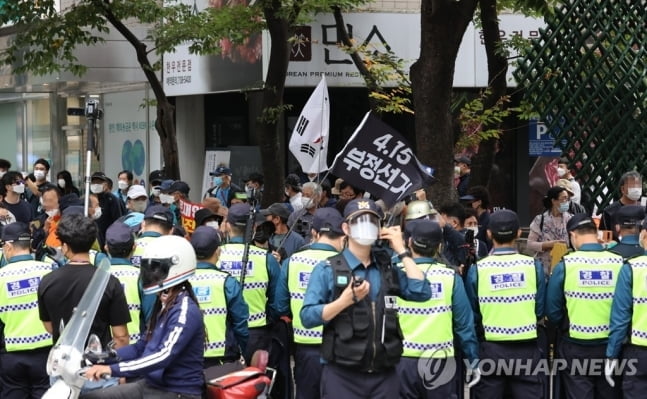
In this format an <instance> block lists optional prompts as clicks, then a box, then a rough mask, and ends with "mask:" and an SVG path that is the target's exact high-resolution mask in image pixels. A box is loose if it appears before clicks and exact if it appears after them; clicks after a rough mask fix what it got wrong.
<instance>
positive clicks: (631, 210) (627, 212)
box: [614, 205, 645, 226]
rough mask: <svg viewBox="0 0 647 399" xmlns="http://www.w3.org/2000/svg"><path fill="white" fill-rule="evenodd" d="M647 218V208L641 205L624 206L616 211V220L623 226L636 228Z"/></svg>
mask: <svg viewBox="0 0 647 399" xmlns="http://www.w3.org/2000/svg"><path fill="white" fill-rule="evenodd" d="M644 218H645V208H644V207H642V206H640V205H624V206H621V207H620V209H618V210H617V211H616V214H615V215H614V219H615V221H616V224H619V225H621V226H636V225H638V224H639V223H640V222H642V220H643V219H644Z"/></svg>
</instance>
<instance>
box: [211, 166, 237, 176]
mask: <svg viewBox="0 0 647 399" xmlns="http://www.w3.org/2000/svg"><path fill="white" fill-rule="evenodd" d="M231 174H232V173H231V169H229V168H228V167H226V166H218V167H217V168H216V170H214V171H213V172H211V173H209V175H211V176H222V175H228V176H231Z"/></svg>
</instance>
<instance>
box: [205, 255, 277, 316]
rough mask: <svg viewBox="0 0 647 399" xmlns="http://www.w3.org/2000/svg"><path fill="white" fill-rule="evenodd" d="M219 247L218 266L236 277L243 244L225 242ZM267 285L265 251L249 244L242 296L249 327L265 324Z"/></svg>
mask: <svg viewBox="0 0 647 399" xmlns="http://www.w3.org/2000/svg"><path fill="white" fill-rule="evenodd" d="M220 248H221V252H220V258H219V260H218V264H217V266H218V268H219V269H220V270H222V271H225V272H227V273H229V274H231V275H232V276H233V277H237V278H238V277H239V276H240V273H241V271H242V269H243V265H242V260H241V259H242V257H243V251H244V250H245V245H244V244H225V245H223V246H221V247H220ZM268 286H269V273H268V271H267V251H266V250H264V249H262V248H258V247H256V246H254V245H250V246H249V260H248V262H247V269H246V272H245V286H244V287H243V298H245V302H247V305H248V306H249V320H248V326H249V328H255V327H264V326H265V325H267V315H266V313H265V308H266V304H267V287H268Z"/></svg>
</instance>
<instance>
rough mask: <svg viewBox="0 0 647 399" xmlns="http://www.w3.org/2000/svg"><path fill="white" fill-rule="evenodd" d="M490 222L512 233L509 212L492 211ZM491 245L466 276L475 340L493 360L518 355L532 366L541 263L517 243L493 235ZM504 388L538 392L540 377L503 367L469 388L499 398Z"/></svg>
mask: <svg viewBox="0 0 647 399" xmlns="http://www.w3.org/2000/svg"><path fill="white" fill-rule="evenodd" d="M489 223H490V224H489V226H488V230H491V231H492V233H493V235H495V234H499V235H503V236H504V237H505V238H506V239H507V237H509V238H510V241H513V240H514V239H516V237H517V231H518V229H519V220H518V218H517V215H516V214H515V213H514V212H512V211H509V210H501V211H497V212H495V213H493V214H492V215H491V217H490V222H489ZM502 238H503V237H502ZM503 244H505V243H503ZM494 245H495V246H494V248H493V250H492V251H491V252H490V256H487V257H485V258H483V259H481V260H479V261H478V262H477V263H476V264H475V265H473V266H472V267H471V268H470V269H469V271H468V276H467V287H466V289H467V295H468V297H469V298H470V302H471V305H472V310H473V311H474V315H475V321H476V329H477V334H478V336H479V341H480V351H479V355H480V356H479V357H480V359H481V361H483V360H487V361H489V362H493V363H494V364H495V365H498V364H501V363H505V364H508V363H510V362H514V360H515V359H523V361H524V362H525V363H527V364H529V365H530V366H531V367H530V370H532V369H534V368H535V367H537V365H538V364H539V360H540V351H539V347H538V343H537V338H538V332H537V320H540V319H541V318H542V317H543V315H544V298H545V281H544V271H543V267H542V265H541V263H540V262H539V261H536V260H535V259H533V258H531V257H529V256H525V255H521V254H519V253H518V252H517V250H516V248H513V247H505V246H503V245H500V244H497V242H496V241H495V242H494ZM506 389H509V391H510V393H511V394H512V396H513V397H516V398H530V397H541V396H542V393H543V381H542V378H541V376H538V375H532V373H520V372H515V371H514V370H513V371H512V372H507V368H506V369H500V370H496V371H493V372H491V373H488V374H487V375H483V377H482V378H481V381H480V383H479V384H477V385H476V386H475V387H474V389H473V391H475V393H476V395H477V396H478V398H479V399H481V398H501V397H502V396H503V392H504V391H505V390H506Z"/></svg>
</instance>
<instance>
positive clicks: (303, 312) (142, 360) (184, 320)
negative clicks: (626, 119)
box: [0, 157, 647, 399]
mask: <svg viewBox="0 0 647 399" xmlns="http://www.w3.org/2000/svg"><path fill="white" fill-rule="evenodd" d="M565 162H566V161H564V162H562V161H561V160H560V163H559V167H560V168H562V169H566V170H558V174H559V176H560V180H559V182H558V184H557V185H555V186H554V187H551V188H550V189H549V190H548V192H547V193H546V196H545V198H544V208H545V210H544V211H543V212H542V213H541V214H539V215H537V217H535V218H534V220H533V221H532V223H531V225H530V232H529V235H528V238H527V247H526V251H525V254H524V253H520V252H519V245H518V244H517V240H518V239H519V238H520V237H521V233H522V232H521V226H520V222H519V218H518V216H517V214H516V213H515V212H513V211H511V210H506V209H503V210H497V211H494V212H492V211H491V210H490V203H489V193H488V190H487V189H486V188H485V187H481V186H471V185H470V181H469V171H470V169H469V168H470V166H471V161H470V159H469V158H467V157H459V158H457V159H456V162H455V164H456V175H457V196H456V197H457V198H460V200H458V201H456V202H449V203H446V204H441V205H440V206H438V207H434V206H433V205H432V203H431V202H430V201H428V200H427V198H426V194H425V190H424V189H422V188H421V189H419V190H418V191H415V192H414V193H413V194H411V195H410V196H408V197H407V198H406V199H405V200H403V201H401V202H399V203H397V204H385V203H384V201H382V200H381V199H379V198H374V197H372V196H371V194H370V193H366V192H364V190H362V189H361V188H360V187H356V186H354V185H352V184H350V183H349V182H346V181H344V180H343V179H337V180H335V181H334V184H331V183H330V182H328V180H327V179H326V178H325V176H320V175H318V174H301V175H299V174H291V175H289V176H287V178H286V179H285V187H284V188H285V198H284V201H282V202H276V203H273V204H270V205H268V206H267V207H261V206H260V202H259V201H258V200H259V199H260V198H262V192H263V184H264V182H263V175H262V174H260V173H252V174H250V175H249V176H246V177H245V178H244V179H241V180H242V181H243V183H244V185H241V186H238V185H236V184H235V182H234V178H233V172H232V170H231V169H230V168H228V167H226V166H219V167H217V168H216V169H215V170H214V171H213V172H212V173H211V175H212V177H213V185H212V188H211V189H209V190H208V191H207V192H206V193H204V195H203V196H202V209H199V210H198V211H196V212H195V215H194V217H193V220H194V226H193V228H192V229H190V230H189V231H187V230H185V227H186V226H187V224H186V223H183V220H182V218H183V217H185V215H182V214H181V213H180V207H181V202H182V201H189V198H190V197H189V193H190V187H189V185H188V184H187V183H186V182H183V181H173V180H169V179H166V178H165V176H164V174H163V171H154V172H152V173H151V174H150V175H149V176H148V177H149V179H148V187H145V186H143V185H140V184H138V182H136V181H135V180H134V177H133V173H132V172H131V171H127V170H125V171H122V172H120V173H119V174H118V175H117V176H116V178H117V184H116V188H113V182H112V180H111V178H109V177H108V176H106V175H105V174H104V173H103V172H95V173H93V174H92V176H91V184H90V193H89V194H88V198H83V197H82V196H80V195H79V194H80V193H79V190H78V188H76V187H75V186H74V184H73V182H72V178H71V175H70V173H69V172H67V171H60V172H58V173H57V174H56V177H57V179H56V182H49V181H48V180H47V176H50V175H51V174H50V165H49V163H48V162H47V161H46V160H44V159H39V160H37V161H36V162H35V163H34V165H33V167H34V169H33V173H31V174H29V175H26V176H25V175H24V174H23V173H20V172H16V171H12V170H11V165H10V164H9V163H8V162H7V161H4V160H0V175H2V177H1V180H2V185H1V186H0V199H1V204H2V205H1V207H0V225H1V226H2V230H1V232H0V244H1V249H2V258H1V260H0V321H1V322H2V328H3V331H2V332H3V334H2V343H1V344H2V348H1V349H0V397H2V398H9V399H13V398H25V397H30V398H38V397H40V396H42V395H43V393H44V392H45V391H46V390H47V389H48V388H49V386H50V383H51V382H52V381H51V380H50V376H48V375H47V372H46V364H47V357H48V354H49V351H50V349H51V348H52V346H53V344H54V343H56V341H57V339H58V337H59V336H60V335H61V332H62V331H63V329H64V326H65V325H66V324H67V323H68V322H69V320H70V318H71V316H72V314H73V311H74V308H75V307H76V306H77V304H78V302H79V300H80V298H81V296H82V295H83V293H84V291H85V288H86V287H87V285H88V283H89V281H90V280H91V279H92V277H93V275H94V273H95V271H96V270H97V269H96V267H95V266H96V264H97V263H98V261H99V260H100V259H103V258H104V257H107V258H108V259H109V261H110V263H111V269H110V271H111V277H110V280H109V282H108V285H107V288H106V289H105V291H104V292H103V293H102V299H101V303H100V305H99V308H98V311H97V313H96V315H95V316H94V321H93V323H92V327H91V333H92V334H95V335H96V336H97V337H98V339H99V340H100V342H101V344H102V346H103V347H104V348H114V349H115V351H116V353H115V354H114V356H112V357H111V358H110V361H108V362H106V363H102V364H95V365H92V366H91V367H89V368H88V369H87V370H85V371H84V376H85V377H86V379H87V382H86V384H85V385H84V387H83V393H82V396H81V397H83V398H189V399H194V398H202V397H204V395H205V383H206V382H207V381H206V378H205V370H209V369H213V368H219V367H222V366H227V365H232V364H234V365H235V364H239V363H240V361H241V359H244V360H245V362H246V363H248V364H249V363H250V362H251V360H252V358H253V357H254V354H255V353H257V351H259V350H265V351H268V352H269V358H270V365H271V366H272V367H273V368H275V369H276V370H277V378H276V381H275V384H274V386H273V391H272V393H271V397H272V398H281V399H291V398H293V397H296V398H303V399H305V398H308V399H312V398H335V399H339V398H397V397H400V398H407V399H409V398H411V399H413V398H432V397H462V396H463V394H464V392H465V389H466V387H467V388H469V389H470V392H471V395H473V397H477V398H502V397H517V398H527V397H531V396H536V397H547V396H548V393H549V388H548V387H549V386H551V389H552V390H553V393H554V394H555V395H557V396H555V397H562V396H559V395H564V396H563V397H568V398H579V397H584V396H593V397H600V398H616V397H617V398H620V397H622V396H623V395H624V397H639V396H641V395H642V394H641V392H640V390H641V388H642V386H643V385H644V384H646V383H647V379H646V378H645V377H644V376H643V374H644V373H642V372H641V371H640V370H642V369H644V367H645V362H647V357H646V356H645V355H644V350H645V347H646V346H647V338H646V337H647V324H645V323H647V317H645V315H644V314H643V313H642V312H643V311H644V304H645V303H647V285H645V281H647V280H646V278H647V277H646V276H647V274H645V273H647V272H645V270H647V256H646V255H645V252H644V249H643V248H645V246H646V245H647V219H645V209H644V206H641V205H640V204H639V200H640V197H641V195H642V177H641V176H640V174H638V173H636V172H628V173H626V174H625V175H624V176H623V177H622V179H621V181H620V184H619V188H620V193H621V197H620V199H619V200H617V201H615V202H613V204H612V205H610V206H609V207H607V208H606V209H604V211H603V213H602V215H601V220H600V221H599V222H598V221H596V220H595V218H594V217H592V215H590V214H588V213H587V212H586V210H585V209H584V210H583V208H582V207H581V206H577V205H579V204H578V201H577V200H576V199H575V198H576V196H578V195H581V194H580V192H581V190H580V189H579V186H578V187H577V189H575V188H574V183H577V182H576V181H575V178H574V177H573V175H572V174H571V173H570V171H568V168H567V166H568V163H567V162H566V163H565ZM86 201H87V205H88V206H87V209H86V206H85V204H86ZM574 204H576V205H574ZM598 225H599V226H598ZM601 230H610V235H611V236H612V237H611V239H609V240H606V239H605V237H604V236H603V235H601V234H599V232H600V231H601ZM613 238H615V240H614V239H613ZM560 248H561V249H560ZM643 274H644V275H643ZM549 353H550V354H551V356H550V358H551V359H553V360H554V359H555V358H557V359H560V360H563V361H564V362H565V363H564V364H565V366H564V367H562V368H561V369H560V371H559V373H557V375H556V376H555V375H551V374H552V370H543V371H539V372H535V370H541V367H538V366H539V365H541V364H542V360H543V359H547V358H549V356H548V354H549ZM623 359H624V360H627V359H630V360H635V361H637V362H638V365H637V366H636V369H637V370H638V372H637V373H636V372H634V373H632V372H631V368H622V367H620V366H619V365H620V364H625V363H623V362H622V360H623ZM485 360H487V361H490V362H494V363H496V364H498V363H500V362H503V363H506V362H507V363H506V364H508V365H509V364H513V365H514V364H515V362H516V361H520V362H526V363H524V364H526V366H525V367H522V369H521V370H519V369H516V368H515V367H504V368H503V369H499V368H496V370H495V371H494V372H493V371H492V370H491V369H486V368H485V367H484V366H483V365H484V363H483V362H484V361H485ZM583 360H600V361H602V364H603V367H602V368H603V370H597V371H598V373H597V374H596V373H594V372H593V371H592V369H590V368H586V367H584V368H582V367H579V368H578V367H577V366H576V365H574V364H575V363H577V362H581V361H583ZM510 362H511V363H510ZM107 376H109V378H108V377H107ZM549 380H551V381H553V382H555V381H559V382H561V384H558V383H554V384H550V385H549V384H548V382H549Z"/></svg>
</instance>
